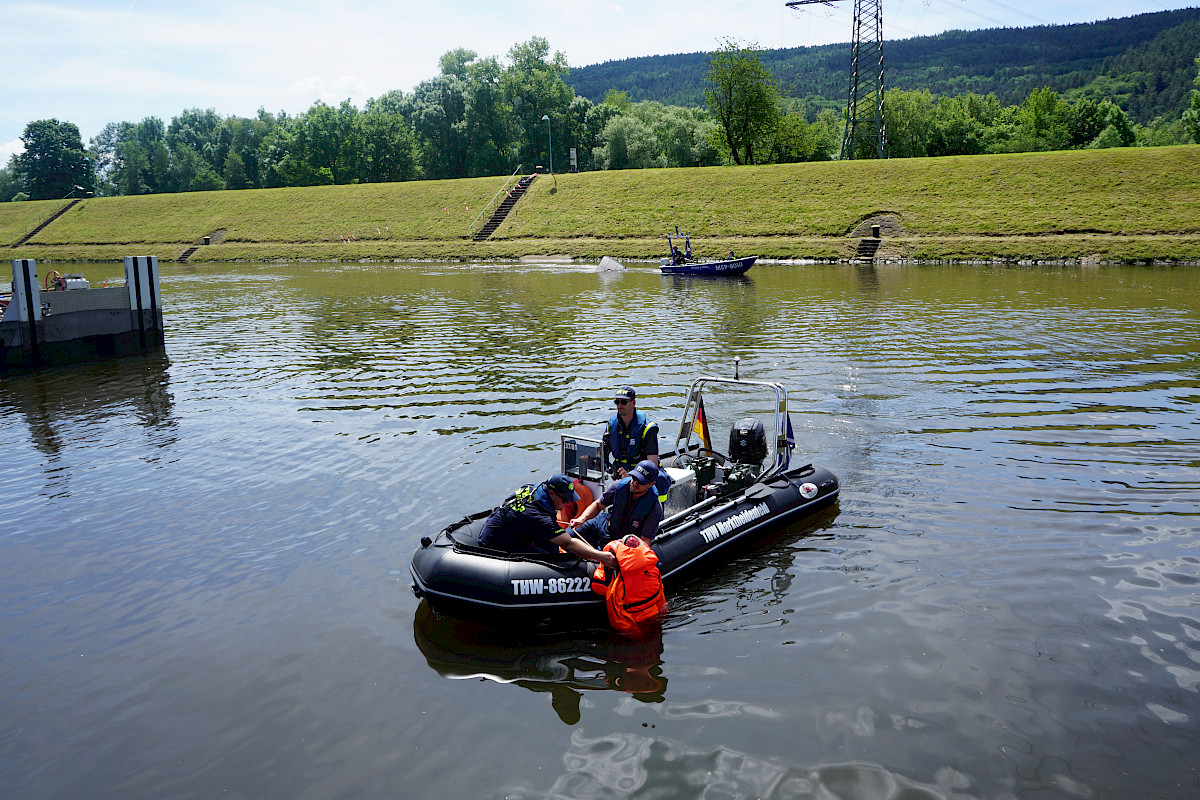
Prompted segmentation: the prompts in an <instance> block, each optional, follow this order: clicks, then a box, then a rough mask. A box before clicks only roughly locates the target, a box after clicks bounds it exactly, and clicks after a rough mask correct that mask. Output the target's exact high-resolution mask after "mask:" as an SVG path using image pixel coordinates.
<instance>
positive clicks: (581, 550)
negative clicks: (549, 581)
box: [479, 475, 617, 567]
mask: <svg viewBox="0 0 1200 800" xmlns="http://www.w3.org/2000/svg"><path fill="white" fill-rule="evenodd" d="M578 499H579V493H578V492H576V491H575V487H574V486H572V485H571V479H570V478H568V477H567V476H566V475H554V476H552V477H550V478H549V479H548V480H546V481H545V482H544V483H540V484H538V485H537V486H522V487H521V488H520V489H518V490H517V492H516V494H514V495H513V496H512V497H509V498H508V499H507V500H505V501H504V503H503V504H502V505H501V506H500V507H499V508H497V509H496V510H495V511H493V512H492V514H491V516H489V517H488V518H487V522H485V523H483V530H481V531H480V532H479V543H480V544H481V545H483V546H484V547H492V548H495V549H496V550H506V551H508V552H510V553H554V552H557V549H556V548H559V547H561V548H562V549H563V550H565V551H567V552H568V553H570V554H571V555H574V556H578V557H579V558H583V559H586V560H588V561H599V562H600V563H601V564H603V565H604V566H606V567H615V566H616V565H617V559H616V556H614V555H613V554H612V553H606V552H604V551H602V550H597V549H596V548H594V547H592V546H591V545H590V544H588V543H587V542H586V541H584V540H583V539H578V538H576V537H574V536H572V535H571V532H570V531H564V530H563V529H562V528H560V527H558V520H557V519H556V518H555V515H556V514H557V513H558V510H559V509H560V508H562V507H563V506H564V505H566V504H567V503H569V502H571V501H573V500H578Z"/></svg>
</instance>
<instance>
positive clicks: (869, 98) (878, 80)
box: [785, 0, 887, 158]
mask: <svg viewBox="0 0 1200 800" xmlns="http://www.w3.org/2000/svg"><path fill="white" fill-rule="evenodd" d="M814 3H823V4H824V5H827V6H832V5H833V0H788V2H787V3H785V5H787V7H788V8H790V9H793V10H795V9H798V8H800V6H807V5H813V4H814ZM864 32H865V35H864ZM850 49H851V55H850V99H849V101H848V102H847V105H846V135H845V136H843V137H842V158H863V157H867V158H869V157H870V154H871V153H874V154H875V158H887V135H886V132H885V131H884V125H883V0H854V36H853V38H852V39H851V44H850Z"/></svg>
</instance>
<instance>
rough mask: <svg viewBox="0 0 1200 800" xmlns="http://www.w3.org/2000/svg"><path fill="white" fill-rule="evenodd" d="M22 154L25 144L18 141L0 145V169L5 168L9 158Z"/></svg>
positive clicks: (14, 140)
mask: <svg viewBox="0 0 1200 800" xmlns="http://www.w3.org/2000/svg"><path fill="white" fill-rule="evenodd" d="M24 152H25V143H24V142H22V141H21V140H20V139H13V140H12V141H11V142H4V143H3V144H0V167H7V166H8V159H9V158H11V157H12V156H15V155H17V154H18V153H24Z"/></svg>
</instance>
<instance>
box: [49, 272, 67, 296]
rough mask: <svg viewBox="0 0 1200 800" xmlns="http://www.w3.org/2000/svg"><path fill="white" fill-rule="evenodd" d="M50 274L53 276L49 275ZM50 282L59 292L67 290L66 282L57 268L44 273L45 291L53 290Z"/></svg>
mask: <svg viewBox="0 0 1200 800" xmlns="http://www.w3.org/2000/svg"><path fill="white" fill-rule="evenodd" d="M52 275H53V276H54V277H53V278H51V277H50V276H52ZM50 284H54V286H55V287H56V288H57V290H58V291H60V292H65V291H66V290H67V282H66V281H65V280H64V279H63V276H62V273H60V272H59V271H58V270H54V269H52V270H50V271H49V272H47V273H46V291H47V292H51V291H54V289H51V288H50Z"/></svg>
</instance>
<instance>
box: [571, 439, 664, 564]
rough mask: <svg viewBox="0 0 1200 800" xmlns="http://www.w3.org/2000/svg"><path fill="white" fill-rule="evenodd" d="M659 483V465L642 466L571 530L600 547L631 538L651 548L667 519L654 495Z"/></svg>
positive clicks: (585, 512)
mask: <svg viewBox="0 0 1200 800" xmlns="http://www.w3.org/2000/svg"><path fill="white" fill-rule="evenodd" d="M657 479H658V465H657V464H655V463H654V462H653V461H650V460H646V461H643V462H641V463H640V464H638V465H637V466H636V467H634V468H633V469H632V470H631V471H630V472H629V474H628V475H627V476H626V477H624V478H622V479H621V480H619V481H617V482H616V483H614V484H612V485H611V486H609V487H608V488H607V489H606V490H605V491H604V494H602V495H600V498H599V499H598V500H596V501H594V502H593V503H592V504H591V505H589V506H588V507H587V508H585V509H584V510H583V513H582V514H580V515H579V516H578V517H576V518H575V519H573V520H571V522H570V524H569V525H568V527H569V528H574V529H575V530H576V532H577V533H578V534H579V535H580V536H582V537H583V538H584V539H587V540H588V541H589V542H591V543H592V544H593V545H596V546H603V545H604V544H605V543H606V542H610V541H612V540H614V539H623V538H625V537H626V536H629V535H630V534H633V535H634V536H637V537H639V538H640V539H641V540H642V541H644V542H645V543H646V544H650V543H651V542H652V541H654V537H655V535H656V534H657V533H658V524H659V523H660V522H662V518H663V507H662V503H661V502H660V501H659V499H658V493H657V492H655V491H653V489H654V482H655V481H656V480H657ZM606 566H607V565H606Z"/></svg>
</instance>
